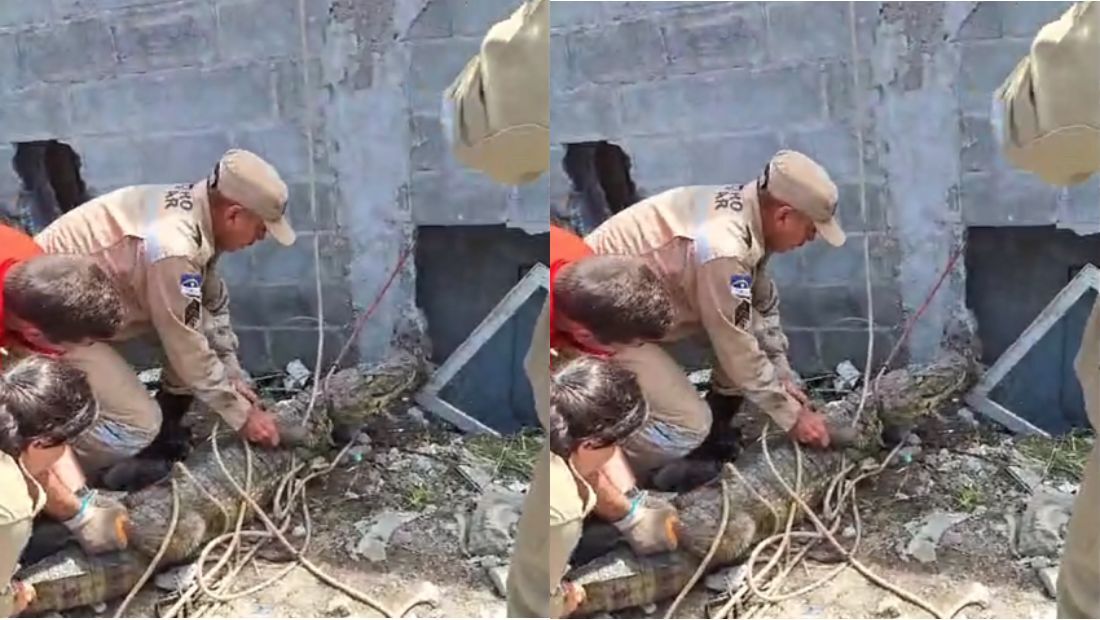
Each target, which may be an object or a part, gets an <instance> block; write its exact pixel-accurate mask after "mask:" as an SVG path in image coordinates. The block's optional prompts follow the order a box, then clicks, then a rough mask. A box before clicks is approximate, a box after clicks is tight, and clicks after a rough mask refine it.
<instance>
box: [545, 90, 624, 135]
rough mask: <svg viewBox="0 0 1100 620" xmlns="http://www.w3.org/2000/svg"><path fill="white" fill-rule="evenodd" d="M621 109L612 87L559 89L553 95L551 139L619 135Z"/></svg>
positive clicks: (551, 102)
mask: <svg viewBox="0 0 1100 620" xmlns="http://www.w3.org/2000/svg"><path fill="white" fill-rule="evenodd" d="M618 111H619V106H618V97H617V96H616V92H615V90H614V89H612V88H600V87H595V88H585V89H580V90H574V91H570V92H568V93H558V92H555V93H554V94H553V95H551V99H550V136H551V142H553V143H556V144H562V143H565V142H584V141H588V140H601V139H605V138H613V137H615V136H619V135H621V133H620V129H619V127H620V124H619V114H618ZM627 127H628V128H629V129H634V128H633V127H629V126H627Z"/></svg>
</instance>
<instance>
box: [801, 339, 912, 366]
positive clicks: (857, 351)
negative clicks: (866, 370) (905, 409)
mask: <svg viewBox="0 0 1100 620" xmlns="http://www.w3.org/2000/svg"><path fill="white" fill-rule="evenodd" d="M817 336H818V339H819V342H820V347H821V361H822V362H823V363H824V364H825V367H826V368H836V365H837V364H839V363H841V362H843V361H845V360H848V361H850V362H852V363H853V364H855V367H856V368H858V369H860V370H861V371H862V370H863V367H864V366H866V365H867V330H866V329H851V330H839V329H823V330H820V331H818V332H817ZM874 338H875V343H874V350H873V351H872V352H871V353H872V354H871V360H872V362H871V363H872V366H873V367H874V368H875V369H876V370H877V369H878V368H879V367H880V366H881V365H882V363H883V362H884V361H885V360H886V356H887V355H889V354H890V350H891V349H893V348H894V343H895V342H897V337H896V336H894V335H893V334H892V333H890V332H887V331H875V332H874ZM904 362H905V355H904V350H903V351H902V353H899V356H898V358H895V360H894V364H895V365H897V364H903V363H904Z"/></svg>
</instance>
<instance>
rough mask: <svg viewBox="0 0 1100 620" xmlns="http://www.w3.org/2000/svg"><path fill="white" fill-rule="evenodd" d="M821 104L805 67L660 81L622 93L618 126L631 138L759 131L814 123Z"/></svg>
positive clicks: (815, 73) (812, 71) (812, 72)
mask: <svg viewBox="0 0 1100 620" xmlns="http://www.w3.org/2000/svg"><path fill="white" fill-rule="evenodd" d="M821 99H822V89H821V84H820V75H819V70H818V68H817V67H811V66H803V67H787V68H781V69H771V70H766V71H755V72H749V71H735V72H730V73H723V74H721V75H715V74H707V75H697V76H691V77H686V78H677V79H669V80H660V81H654V82H649V83H646V84H641V85H638V86H631V87H627V88H624V89H623V91H622V106H623V109H622V117H623V126H624V127H627V128H630V130H631V131H633V132H636V133H682V132H690V133H706V132H713V131H734V130H742V129H752V130H760V129H762V128H768V127H779V126H784V125H788V124H795V123H804V122H809V121H814V120H818V119H820V118H821V117H822V116H823V111H824V104H823V103H822V100H821ZM687 110H690V113H688V112H685V111H687Z"/></svg>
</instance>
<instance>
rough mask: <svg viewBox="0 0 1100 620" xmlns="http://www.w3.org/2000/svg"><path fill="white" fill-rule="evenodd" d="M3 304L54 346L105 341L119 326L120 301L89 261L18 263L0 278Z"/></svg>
mask: <svg viewBox="0 0 1100 620" xmlns="http://www.w3.org/2000/svg"><path fill="white" fill-rule="evenodd" d="M4 304H5V305H6V307H7V310H8V311H10V312H11V313H12V314H14V315H15V316H17V317H19V318H20V319H23V320H24V321H28V322H30V323H31V324H33V325H34V326H35V327H37V328H38V329H39V330H41V331H42V334H43V335H44V336H45V337H46V338H48V339H49V340H50V341H51V342H53V343H55V344H60V343H65V342H79V341H81V340H84V339H86V338H91V339H94V340H107V339H109V338H111V337H113V336H114V335H115V333H116V332H118V329H119V328H120V327H121V326H122V297H121V296H120V295H119V292H118V289H117V288H116V287H115V284H114V282H112V280H111V277H110V276H109V275H107V272H106V271H104V270H103V268H102V267H100V266H99V265H97V264H96V263H95V261H94V260H93V259H91V258H89V257H87V256H75V255H64V254H57V255H51V254H46V255H42V256H35V257H33V258H29V259H27V260H25V261H23V262H21V263H18V264H17V265H15V266H14V267H12V268H11V269H10V270H9V271H8V273H7V276H6V277H5V278H4Z"/></svg>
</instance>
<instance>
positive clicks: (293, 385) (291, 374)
mask: <svg viewBox="0 0 1100 620" xmlns="http://www.w3.org/2000/svg"><path fill="white" fill-rule="evenodd" d="M310 374H311V373H310V372H309V368H306V365H305V364H303V363H302V360H294V361H292V362H290V363H289V364H287V365H286V378H284V379H283V387H284V388H286V389H287V390H288V391H294V390H300V389H302V388H304V387H305V386H306V382H307V381H309V376H310Z"/></svg>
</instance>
